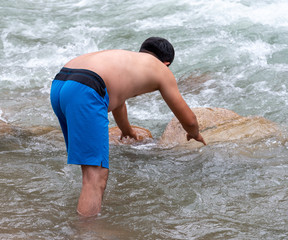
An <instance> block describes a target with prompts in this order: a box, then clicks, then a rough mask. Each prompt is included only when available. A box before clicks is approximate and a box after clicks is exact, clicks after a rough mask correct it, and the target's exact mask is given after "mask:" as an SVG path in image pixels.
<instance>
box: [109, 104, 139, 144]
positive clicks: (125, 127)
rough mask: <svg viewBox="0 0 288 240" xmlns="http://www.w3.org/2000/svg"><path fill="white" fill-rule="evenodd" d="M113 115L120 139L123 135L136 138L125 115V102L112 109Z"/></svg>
mask: <svg viewBox="0 0 288 240" xmlns="http://www.w3.org/2000/svg"><path fill="white" fill-rule="evenodd" d="M112 114H113V117H114V119H115V122H116V124H117V126H118V127H119V128H120V130H121V132H122V135H121V139H122V138H123V137H127V136H128V137H131V138H134V139H136V140H137V135H136V133H135V131H134V130H133V128H132V127H131V125H130V123H129V120H128V115H127V108H126V104H125V102H124V103H123V104H121V105H120V106H119V107H117V108H116V109H114V110H113V111H112Z"/></svg>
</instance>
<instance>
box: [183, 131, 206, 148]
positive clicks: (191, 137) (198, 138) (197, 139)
mask: <svg viewBox="0 0 288 240" xmlns="http://www.w3.org/2000/svg"><path fill="white" fill-rule="evenodd" d="M186 136H187V141H189V140H190V139H195V140H196V141H198V142H202V143H203V144H204V145H206V142H205V140H204V138H203V137H202V135H201V134H200V133H199V134H198V136H196V137H193V136H191V135H190V134H189V133H187V135H186Z"/></svg>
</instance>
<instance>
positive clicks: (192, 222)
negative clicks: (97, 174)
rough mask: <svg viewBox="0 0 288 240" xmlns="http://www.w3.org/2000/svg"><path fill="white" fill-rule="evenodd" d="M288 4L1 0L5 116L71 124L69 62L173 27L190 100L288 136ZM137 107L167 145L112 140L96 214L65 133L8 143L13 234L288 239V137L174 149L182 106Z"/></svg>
mask: <svg viewBox="0 0 288 240" xmlns="http://www.w3.org/2000/svg"><path fill="white" fill-rule="evenodd" d="M287 12H288V2H287V0H253V1H252V0H205V1H204V0H198V1H196V0H189V1H188V0H178V1H172V0H159V1H153V0H147V1H139V0H126V1H116V0H103V1H88V0H81V1H76V0H62V1H56V0H47V1H46V0H45V1H44V0H37V1H36V0H17V1H16V2H15V1H7V0H0V19H1V24H0V69H1V71H0V120H2V121H4V122H6V123H9V124H11V125H13V126H14V125H17V126H21V127H23V128H28V129H29V128H31V127H33V126H53V127H57V128H58V127H59V126H58V122H57V120H56V118H55V116H54V114H53V112H52V109H51V107H50V102H49V91H50V86H51V81H52V79H53V77H54V75H55V74H56V73H57V71H58V70H59V69H60V68H61V67H62V65H63V64H65V63H66V62H67V61H68V60H70V59H71V58H73V57H75V56H77V55H80V54H82V53H86V52H91V51H97V50H103V49H111V48H120V49H127V50H132V51H137V50H138V49H139V46H140V44H141V43H142V41H143V40H145V39H146V38H148V37H150V36H161V37H165V38H167V39H169V40H170V41H171V42H172V44H173V45H174V46H175V50H176V56H175V62H174V63H173V64H172V65H171V70H172V71H173V73H174V74H175V77H176V79H177V81H178V83H179V89H180V91H181V92H182V94H183V96H184V98H185V100H186V101H187V103H188V104H189V106H191V107H222V108H227V109H230V110H233V111H235V112H237V113H238V114H240V115H243V116H251V115H253V116H256V115H257V116H262V117H265V118H267V119H269V120H271V121H273V122H276V123H277V124H278V125H279V126H280V128H281V131H283V132H286V131H287V127H288V126H287V123H286V119H287V116H288V92H287V88H288V83H287V79H288V57H287V56H288V48H287V42H288V15H287ZM131 67H133V66H131ZM191 76H194V77H196V78H197V79H200V80H201V79H202V80H201V81H200V82H199V81H196V82H195V83H194V82H193V78H191ZM187 79H189V81H188V80H187ZM127 106H128V113H129V117H130V121H131V123H132V124H134V125H138V126H142V127H145V128H148V129H149V130H150V131H151V132H152V135H153V137H154V140H153V141H152V142H150V143H147V144H143V145H132V146H124V145H123V146H122V145H120V146H119V145H118V146H111V147H110V175H109V180H108V186H107V190H106V193H105V196H104V202H103V208H102V213H101V216H98V217H96V218H88V219H83V218H80V217H79V216H78V215H77V214H76V212H75V208H76V204H77V200H78V196H79V192H80V187H81V172H80V168H79V167H78V166H70V165H67V164H66V152H65V146H64V143H63V139H62V138H61V136H58V137H53V136H51V134H50V135H49V133H47V134H42V135H36V136H35V135H34V136H32V135H27V134H26V135H25V134H18V135H16V136H15V135H13V136H12V135H9V134H8V136H7V135H6V136H5V139H4V140H2V141H0V143H2V146H0V150H1V151H0V161H1V165H0V238H1V239H96V240H98V239H101V240H103V239H105V240H106V239H107V240H108V239H109V240H110V239H113V240H114V239H121V240H122V239H125V240H126V239H133V240H135V239H139V240H144V239H145V240H147V239H151V240H155V239H165V240H167V239H197V240H202V239H203V240H206V239H208V240H209V239H221V240H222V239H240V240H242V239H249V240H251V239H271V240H275V239H288V190H287V189H288V144H287V143H286V141H280V140H278V139H276V138H266V139H261V140H259V141H254V142H253V143H249V144H248V143H245V141H244V142H242V143H237V142H226V143H218V144H214V145H208V146H205V147H202V148H200V149H197V150H193V151H191V150H188V149H178V148H169V149H163V148H161V147H158V146H157V140H158V139H159V138H160V136H161V134H162V133H163V131H164V129H165V127H166V125H167V123H168V122H169V121H170V120H171V119H172V117H173V115H172V114H171V113H170V111H169V109H168V107H167V106H166V105H165V103H164V102H163V100H162V99H161V97H160V94H159V93H157V92H156V93H150V94H147V95H143V96H139V97H136V98H134V99H130V100H128V101H127ZM109 119H110V124H111V126H114V125H115V123H114V120H113V118H112V116H111V115H109Z"/></svg>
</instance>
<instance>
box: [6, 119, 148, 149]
mask: <svg viewBox="0 0 288 240" xmlns="http://www.w3.org/2000/svg"><path fill="white" fill-rule="evenodd" d="M132 127H133V129H134V130H135V131H136V133H137V135H138V137H139V140H137V141H136V140H134V139H130V138H123V139H122V140H120V136H121V131H120V129H119V128H118V127H111V128H109V144H135V143H144V142H146V141H149V140H151V139H152V135H151V132H150V131H149V130H148V129H145V128H142V127H138V126H132ZM39 137H40V138H41V141H43V140H45V139H46V141H49V142H52V143H55V144H56V145H57V143H59V142H62V143H63V142H64V138H63V135H62V132H61V130H60V128H56V127H52V126H31V127H23V126H17V125H13V124H9V123H6V122H4V121H1V120H0V151H11V150H16V149H19V148H25V147H26V146H27V144H28V143H29V142H30V141H31V139H34V142H35V141H38V140H39ZM35 138H37V139H35ZM63 146H64V145H63Z"/></svg>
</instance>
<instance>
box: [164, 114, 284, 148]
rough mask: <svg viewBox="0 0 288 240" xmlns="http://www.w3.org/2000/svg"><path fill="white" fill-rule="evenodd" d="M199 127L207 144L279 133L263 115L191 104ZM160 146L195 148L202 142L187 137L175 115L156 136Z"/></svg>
mask: <svg viewBox="0 0 288 240" xmlns="http://www.w3.org/2000/svg"><path fill="white" fill-rule="evenodd" d="M192 111H193V112H194V113H195V115H196V116H197V119H198V123H199V130H200V132H201V134H202V136H203V138H204V139H205V141H206V143H207V144H213V143H218V142H228V141H239V140H243V141H246V142H252V141H255V140H260V139H263V138H267V137H271V136H273V135H276V134H277V133H279V131H280V130H279V128H278V126H277V125H276V124H275V123H273V122H271V121H269V120H267V119H265V118H263V117H243V116H240V115H239V114H237V113H235V112H233V111H230V110H227V109H223V108H192ZM159 144H160V145H162V146H175V145H185V146H186V145H187V147H189V148H198V147H201V146H203V144H202V143H199V142H196V141H194V140H190V141H189V142H188V141H187V140H186V132H185V130H184V129H183V128H182V125H181V124H180V122H179V121H178V120H177V119H176V118H175V117H174V118H173V119H172V120H171V121H170V122H169V124H168V125H167V127H166V129H165V131H164V133H163V135H162V136H161V138H160V140H159Z"/></svg>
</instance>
